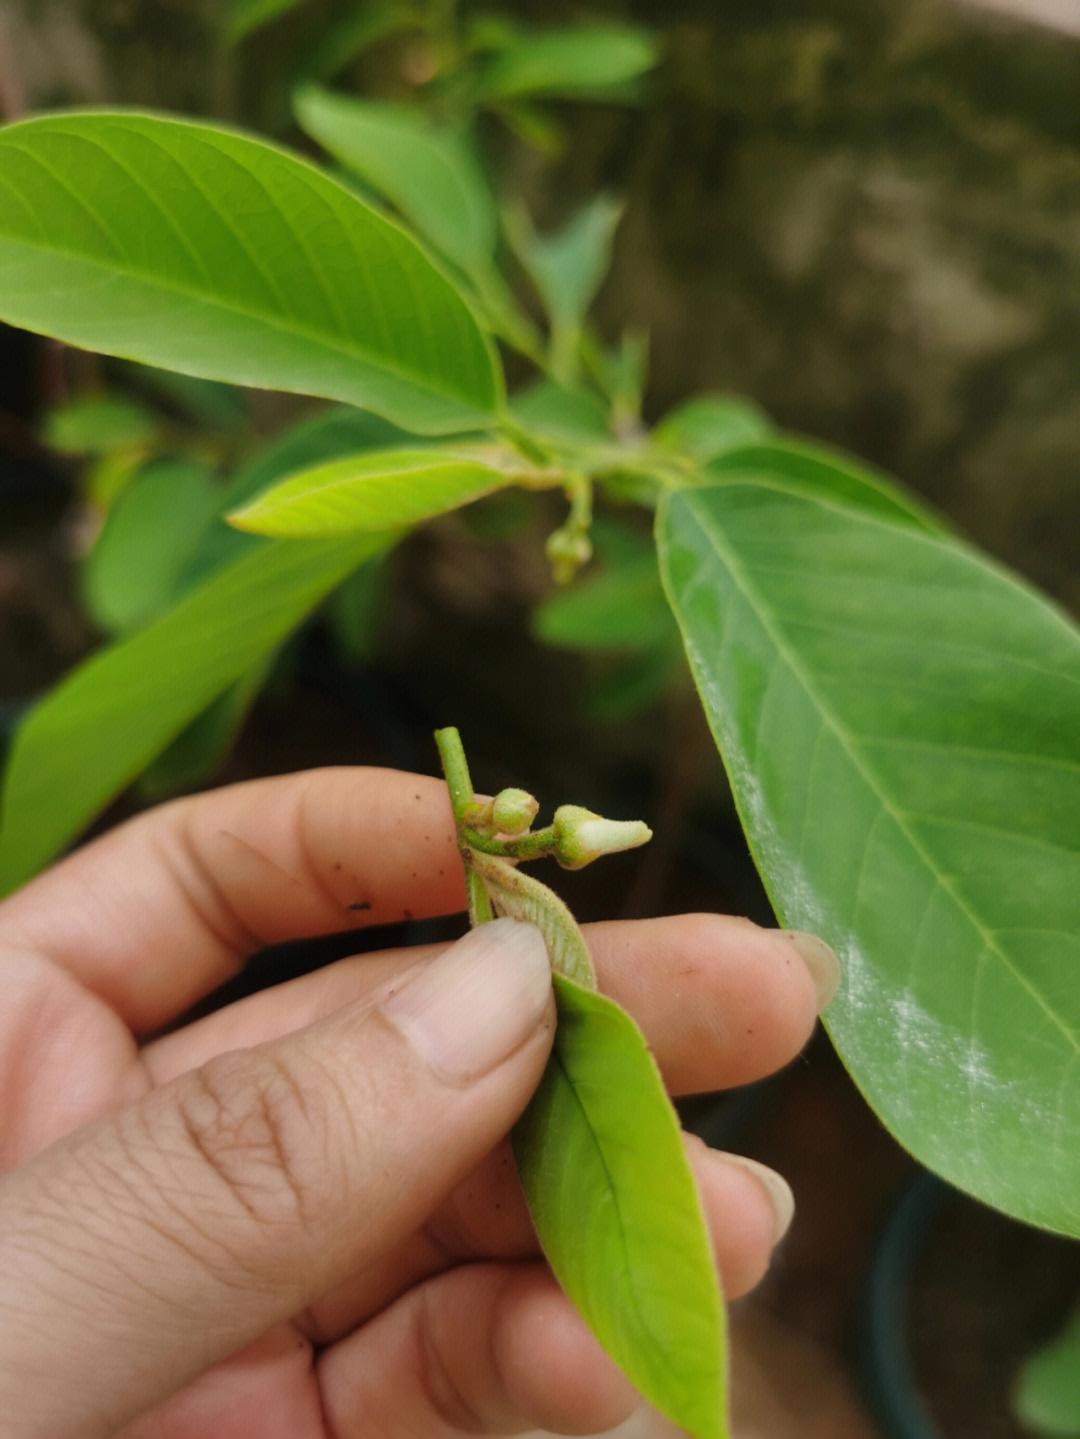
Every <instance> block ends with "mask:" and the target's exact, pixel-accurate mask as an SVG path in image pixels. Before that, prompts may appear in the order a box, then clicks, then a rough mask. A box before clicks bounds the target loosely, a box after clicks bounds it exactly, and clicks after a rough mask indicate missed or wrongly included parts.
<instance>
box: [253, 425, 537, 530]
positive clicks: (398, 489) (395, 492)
mask: <svg viewBox="0 0 1080 1439" xmlns="http://www.w3.org/2000/svg"><path fill="white" fill-rule="evenodd" d="M488 449H489V450H490V451H491V455H490V458H483V457H481V456H480V455H479V454H469V453H467V452H465V451H454V450H440V449H435V448H431V449H421V448H417V449H410V450H375V451H371V452H366V453H364V454H359V455H350V456H348V457H347V458H346V459H341V460H331V461H330V462H329V463H328V464H325V465H316V466H315V467H314V468H313V469H310V470H304V471H302V472H301V473H300V474H298V475H292V476H290V477H289V479H287V480H284V481H282V483H281V484H279V485H274V486H273V488H271V489H269V490H267V491H266V492H265V493H264V494H261V495H259V496H257V497H256V498H255V499H254V500H252V501H251V502H250V503H249V504H247V505H245V506H243V508H242V509H239V510H234V511H233V513H232V514H231V515H230V516H229V519H230V521H231V523H232V524H234V525H235V526H236V527H237V528H238V529H241V530H249V531H251V532H252V533H254V534H260V535H304V536H307V535H341V534H349V533H353V534H355V533H358V532H360V531H361V530H387V529H397V528H398V527H399V526H407V525H415V524H419V523H420V521H421V520H428V519H431V517H432V516H433V515H440V514H444V513H445V512H446V511H448V510H456V509H457V508H458V506H459V505H465V504H468V503H469V502H470V501H472V500H478V499H479V498H480V497H481V495H489V494H491V493H492V491H493V490H498V489H501V488H503V487H504V486H505V485H512V484H514V483H517V482H521V481H523V480H524V479H526V478H528V476H529V475H530V473H531V471H530V469H529V467H528V466H527V465H525V464H524V463H521V464H517V465H515V464H513V463H510V464H504V463H499V462H498V457H497V456H496V454H495V452H494V449H493V447H490V446H489V447H488Z"/></svg>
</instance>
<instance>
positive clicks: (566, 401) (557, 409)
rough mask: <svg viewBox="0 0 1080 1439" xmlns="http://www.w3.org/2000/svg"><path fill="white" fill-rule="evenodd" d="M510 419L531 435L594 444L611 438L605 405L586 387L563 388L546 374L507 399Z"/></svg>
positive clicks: (561, 441)
mask: <svg viewBox="0 0 1080 1439" xmlns="http://www.w3.org/2000/svg"><path fill="white" fill-rule="evenodd" d="M508 409H509V412H510V414H511V416H512V417H513V419H514V420H515V421H516V422H517V423H518V424H519V425H520V426H521V427H522V429H524V430H527V431H528V432H529V433H530V434H532V435H537V436H539V437H541V438H542V439H544V440H549V441H551V440H553V441H555V442H556V443H557V444H563V445H573V446H578V445H582V446H587V447H588V446H595V445H597V444H603V443H607V442H609V441H610V439H611V435H610V431H609V430H608V414H607V410H606V409H605V407H604V405H603V404H602V403H601V401H600V400H598V399H596V398H595V396H593V395H591V394H589V392H588V391H586V390H572V389H566V388H565V387H564V386H562V385H559V384H557V383H556V381H555V380H552V379H549V378H548V377H547V376H544V377H543V378H541V379H539V380H537V381H536V382H535V383H534V384H532V385H530V386H528V388H527V389H524V390H519V391H518V392H517V393H516V394H515V395H513V396H512V397H511V399H510V402H509V405H508Z"/></svg>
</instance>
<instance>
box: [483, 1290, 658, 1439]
mask: <svg viewBox="0 0 1080 1439" xmlns="http://www.w3.org/2000/svg"><path fill="white" fill-rule="evenodd" d="M492 1333H493V1342H492V1354H493V1356H494V1361H495V1364H496V1367H497V1368H498V1370H499V1373H500V1375H501V1377H502V1382H503V1384H504V1386H505V1389H506V1393H507V1396H508V1397H509V1399H510V1402H511V1404H512V1406H513V1407H514V1408H515V1409H516V1410H517V1412H519V1413H520V1414H522V1415H523V1416H528V1418H529V1420H530V1422H531V1423H533V1424H534V1425H535V1426H536V1427H537V1428H538V1429H542V1430H551V1431H554V1432H555V1433H557V1434H604V1433H607V1432H608V1431H609V1430H610V1429H614V1428H615V1427H616V1426H617V1425H619V1424H622V1423H624V1422H625V1421H626V1420H627V1419H628V1418H629V1417H630V1415H631V1414H633V1413H634V1411H635V1410H636V1409H637V1408H638V1407H639V1406H640V1404H641V1396H640V1395H639V1394H638V1392H637V1390H636V1389H635V1388H634V1386H633V1385H632V1384H631V1383H630V1380H629V1379H627V1377H626V1375H625V1374H623V1373H622V1371H621V1370H620V1369H619V1368H618V1367H617V1366H616V1364H615V1363H614V1361H613V1360H612V1359H610V1358H609V1356H608V1355H607V1354H606V1353H605V1351H604V1349H603V1348H602V1346H601V1344H600V1341H599V1340H598V1339H597V1338H596V1337H595V1335H594V1334H593V1333H592V1332H591V1330H590V1329H589V1328H588V1326H587V1325H586V1323H585V1321H584V1320H583V1319H582V1318H581V1316H580V1314H578V1312H577V1310H576V1309H575V1308H574V1307H573V1305H572V1304H571V1303H570V1301H569V1299H567V1297H566V1295H565V1294H564V1293H563V1292H562V1290H561V1289H560V1288H559V1286H558V1284H557V1283H556V1281H555V1278H554V1276H553V1275H552V1274H551V1273H550V1271H549V1270H547V1269H546V1268H541V1267H540V1266H537V1265H531V1266H529V1268H528V1269H527V1270H523V1271H522V1272H521V1273H519V1274H517V1275H515V1276H513V1277H512V1278H511V1279H510V1281H509V1282H508V1283H507V1285H506V1288H505V1290H504V1291H503V1294H502V1295H501V1296H500V1302H499V1305H498V1308H497V1310H496V1315H495V1323H494V1327H493V1331H492Z"/></svg>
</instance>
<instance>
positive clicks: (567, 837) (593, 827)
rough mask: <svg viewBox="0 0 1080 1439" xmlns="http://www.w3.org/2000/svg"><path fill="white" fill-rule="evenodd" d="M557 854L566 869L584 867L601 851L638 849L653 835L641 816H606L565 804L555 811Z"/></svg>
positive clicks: (615, 851) (598, 855) (600, 853)
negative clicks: (619, 817)
mask: <svg viewBox="0 0 1080 1439" xmlns="http://www.w3.org/2000/svg"><path fill="white" fill-rule="evenodd" d="M554 828H555V858H556V859H557V860H558V862H559V863H560V864H561V865H562V867H563V869H581V868H582V867H583V866H584V865H587V864H589V863H591V861H592V860H594V859H598V858H599V857H600V855H602V854H617V853H618V852H619V851H620V850H624V849H636V848H637V846H638V845H639V844H646V843H647V842H648V841H649V840H650V839H652V830H651V829H650V828H649V826H648V825H647V824H643V823H642V821H641V820H639V819H626V820H623V819H603V818H602V817H601V816H600V815H598V814H593V812H592V811H591V810H588V809H582V808H581V807H580V805H576V804H563V805H560V806H559V808H558V809H557V810H556V811H555V820H554Z"/></svg>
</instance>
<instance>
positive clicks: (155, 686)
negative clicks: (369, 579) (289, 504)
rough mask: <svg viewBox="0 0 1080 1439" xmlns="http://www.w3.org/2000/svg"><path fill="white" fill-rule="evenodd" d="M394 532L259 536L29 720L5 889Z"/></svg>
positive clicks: (6, 852)
mask: <svg viewBox="0 0 1080 1439" xmlns="http://www.w3.org/2000/svg"><path fill="white" fill-rule="evenodd" d="M389 538H390V537H389V536H386V535H374V536H370V535H368V536H362V537H360V538H359V539H357V538H353V539H350V540H337V541H326V540H321V541H316V540H309V541H307V542H306V543H305V542H302V541H293V540H279V541H276V542H274V541H272V542H269V543H262V544H258V545H257V546H256V547H255V548H254V549H253V550H252V551H251V553H249V554H245V555H242V556H241V557H240V559H238V560H236V561H234V562H233V563H232V564H231V565H229V566H228V567H227V568H225V569H224V570H221V571H219V572H218V573H217V574H215V575H213V576H212V577H211V578H210V579H209V580H208V581H207V582H206V583H205V584H204V585H202V586H200V587H199V588H198V589H196V590H194V591H192V592H191V593H189V594H187V595H185V596H184V598H183V599H182V600H180V601H179V603H178V604H177V605H176V606H175V607H174V608H173V609H171V610H170V611H169V612H168V613H167V614H165V615H162V616H161V617H160V618H158V619H156V620H155V621H154V622H153V623H152V624H150V625H148V626H147V627H146V629H142V630H139V631H138V632H137V633H136V634H134V635H132V636H130V637H129V638H127V639H124V640H121V641H119V642H118V643H116V644H113V645H110V646H109V647H108V648H106V649H104V650H102V651H101V652H100V653H98V654H96V655H94V656H93V657H92V658H91V659H89V660H87V661H86V663H85V664H82V665H80V666H79V668H78V669H76V670H75V671H73V673H71V674H70V675H68V676H67V677H66V678H65V679H64V680H62V681H61V682H60V684H58V685H57V686H56V688H55V689H53V690H52V691H50V693H49V694H48V695H46V697H45V698H44V699H43V700H42V701H41V703H40V704H38V705H36V706H35V708H34V709H32V710H31V711H30V713H29V714H28V715H27V716H26V718H25V719H24V720H23V722H22V724H21V725H20V726H19V729H18V731H17V732H16V735H15V739H14V742H13V744H12V746H11V750H10V754H9V759H8V765H7V770H6V772H5V774H4V788H3V794H2V801H0V893H6V892H7V891H8V890H9V889H13V888H14V887H15V886H16V885H18V884H21V883H22V882H23V881H24V880H26V879H29V878H30V876H31V875H33V874H34V873H36V871H37V870H38V869H39V868H40V867H41V866H42V865H43V864H46V863H47V862H48V861H49V860H51V859H52V858H53V857H54V856H55V855H56V854H57V852H58V851H59V850H61V849H62V848H63V846H64V845H65V844H67V843H68V842H69V841H70V840H72V839H74V838H75V836H76V835H77V834H78V833H79V831H80V830H81V829H82V827H83V826H84V825H85V824H86V823H87V821H88V820H90V819H91V818H93V816H94V814H95V813H96V812H97V811H98V810H99V809H100V808H101V807H102V806H103V805H104V804H106V803H107V802H108V801H109V800H110V799H112V798H113V797H114V796H115V795H116V794H118V793H119V792H120V791H121V790H122V789H123V788H124V786H125V785H126V784H128V783H129V782H130V781H131V780H132V779H134V778H135V776H136V775H138V774H140V773H141V772H142V770H143V769H145V768H146V766H147V765H148V764H149V763H150V761H151V760H152V759H153V758H154V757H155V755H158V754H160V753H161V751H162V750H163V749H164V748H165V746H166V745H168V744H169V743H170V742H171V741H172V740H173V739H174V738H175V737H176V736H177V735H178V734H179V733H180V731H181V730H182V729H183V728H184V726H185V725H187V724H188V723H189V722H190V721H191V720H193V719H194V718H195V717H196V716H197V715H199V714H201V713H202V711H203V710H205V709H206V708H207V706H208V705H209V704H211V703H212V701H213V700H214V699H215V698H216V697H217V696H218V695H219V694H221V693H222V692H223V691H224V690H226V689H228V687H229V686H230V685H231V684H233V683H234V682H235V681H236V680H238V679H241V678H242V677H243V676H245V675H247V674H249V673H250V672H251V670H252V669H253V668H254V667H255V666H257V665H258V664H259V663H260V662H261V661H262V660H263V659H264V658H265V657H267V656H268V655H269V654H270V653H271V652H272V651H273V650H274V649H276V648H277V646H278V645H279V644H280V643H281V642H282V640H284V639H285V637H286V636H287V635H288V634H289V633H290V631H291V630H293V629H294V628H295V627H296V626H297V625H298V624H299V623H300V621H301V620H302V619H303V618H304V617H305V616H306V615H307V614H308V613H309V612H310V611H311V610H312V609H313V608H314V607H315V605H317V604H318V603H319V602H320V601H321V600H323V599H324V598H325V597H326V595H327V594H329V592H330V591H331V590H332V589H333V588H334V587H335V586H336V585H337V584H339V583H340V582H341V580H343V579H344V578H345V576H346V575H347V574H349V573H350V571H352V570H353V569H355V568H356V566H357V565H358V564H360V563H361V561H363V560H364V559H366V558H367V557H368V556H369V555H371V554H374V553H376V552H377V551H378V550H379V549H381V548H382V547H383V546H385V545H386V544H387V543H388V542H389Z"/></svg>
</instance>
